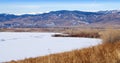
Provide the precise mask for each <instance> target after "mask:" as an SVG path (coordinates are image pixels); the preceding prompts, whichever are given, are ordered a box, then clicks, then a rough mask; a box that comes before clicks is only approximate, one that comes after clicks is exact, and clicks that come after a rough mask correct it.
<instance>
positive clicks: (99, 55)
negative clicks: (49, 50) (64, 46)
mask: <svg viewBox="0 0 120 63" xmlns="http://www.w3.org/2000/svg"><path fill="white" fill-rule="evenodd" d="M71 32H72V33H71ZM77 32H78V31H77ZM88 32H89V31H88ZM93 32H94V33H97V34H99V35H100V38H102V39H103V43H102V44H100V45H97V46H93V47H89V48H84V49H81V50H74V51H69V52H64V53H57V54H51V55H47V56H42V57H36V58H28V59H24V60H18V61H14V60H13V61H10V62H8V63H120V30H114V29H107V30H99V31H98V30H97V31H93V30H92V32H89V33H88V34H92V33H93ZM84 33H87V32H84ZM69 34H76V35H77V34H81V33H79V32H78V33H76V31H75V32H73V31H70V33H69Z"/></svg>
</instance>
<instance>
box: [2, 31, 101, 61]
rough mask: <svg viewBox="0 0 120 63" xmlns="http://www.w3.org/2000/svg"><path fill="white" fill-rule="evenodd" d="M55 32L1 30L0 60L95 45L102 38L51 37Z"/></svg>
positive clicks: (36, 55)
mask: <svg viewBox="0 0 120 63" xmlns="http://www.w3.org/2000/svg"><path fill="white" fill-rule="evenodd" d="M53 34H55V33H37V32H32V33H31V32H0V62H5V61H10V60H19V59H24V58H29V57H38V56H43V55H48V54H53V53H59V52H64V51H71V50H74V49H81V48H85V47H90V46H94V45H97V44H100V43H101V40H100V39H93V38H75V37H51V35H53Z"/></svg>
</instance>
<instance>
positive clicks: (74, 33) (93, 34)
mask: <svg viewBox="0 0 120 63" xmlns="http://www.w3.org/2000/svg"><path fill="white" fill-rule="evenodd" d="M99 32H100V30H97V29H92V30H90V29H84V30H81V29H80V30H74V29H69V30H66V31H64V32H63V34H55V35H53V36H54V37H88V38H100V35H99ZM64 34H65V35H64ZM66 34H68V35H66Z"/></svg>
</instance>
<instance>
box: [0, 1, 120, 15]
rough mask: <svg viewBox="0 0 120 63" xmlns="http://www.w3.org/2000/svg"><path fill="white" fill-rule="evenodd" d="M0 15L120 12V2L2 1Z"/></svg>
mask: <svg viewBox="0 0 120 63" xmlns="http://www.w3.org/2000/svg"><path fill="white" fill-rule="evenodd" d="M0 6H1V7H0V13H10V14H28V13H29V14H32V13H43V12H49V11H56V10H80V11H100V10H120V0H0Z"/></svg>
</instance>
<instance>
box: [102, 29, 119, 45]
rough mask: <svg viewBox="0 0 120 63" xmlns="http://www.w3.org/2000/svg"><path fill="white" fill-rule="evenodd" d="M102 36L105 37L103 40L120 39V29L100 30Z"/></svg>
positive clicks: (114, 40)
mask: <svg viewBox="0 0 120 63" xmlns="http://www.w3.org/2000/svg"><path fill="white" fill-rule="evenodd" d="M100 36H101V38H102V39H103V42H111V43H113V42H117V41H120V30H114V29H109V30H106V31H103V32H100Z"/></svg>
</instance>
